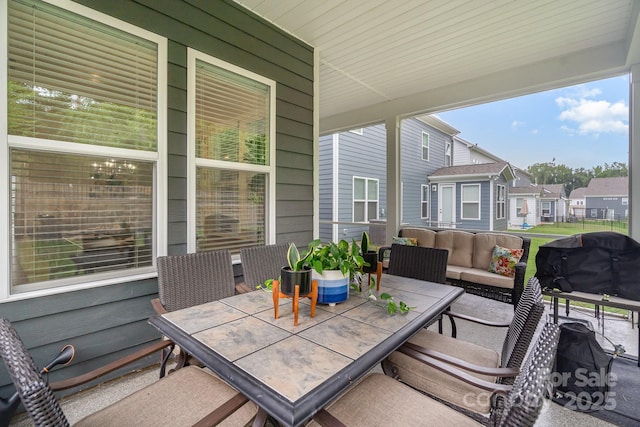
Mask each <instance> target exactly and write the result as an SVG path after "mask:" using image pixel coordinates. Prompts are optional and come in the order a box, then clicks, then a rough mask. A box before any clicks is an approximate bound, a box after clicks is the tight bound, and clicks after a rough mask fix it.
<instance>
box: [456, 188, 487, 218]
mask: <svg viewBox="0 0 640 427" xmlns="http://www.w3.org/2000/svg"><path fill="white" fill-rule="evenodd" d="M465 187H476V188H477V189H478V201H477V202H476V201H470V202H465V201H464V199H463V198H464V188H465ZM465 203H477V204H478V217H477V218H468V217H465V216H464V205H465ZM481 218H482V187H481V186H480V184H461V185H460V219H466V220H473V221H479V220H480V219H481Z"/></svg>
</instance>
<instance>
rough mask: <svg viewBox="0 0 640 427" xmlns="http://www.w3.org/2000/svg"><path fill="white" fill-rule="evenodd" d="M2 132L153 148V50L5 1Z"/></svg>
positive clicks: (36, 5) (110, 31)
mask: <svg viewBox="0 0 640 427" xmlns="http://www.w3.org/2000/svg"><path fill="white" fill-rule="evenodd" d="M8 26H9V45H8V61H9V62H8V80H9V111H8V113H9V134H10V135H17V136H27V137H33V138H40V139H50V140H58V141H68V142H76V143H82V144H92V145H101V146H108V147H119V148H131V149H137V150H148V151H154V150H156V147H157V111H156V110H157V107H156V106H157V86H158V81H157V67H158V64H157V57H158V55H157V45H156V44H155V43H152V42H150V41H147V40H144V39H142V38H140V37H136V36H133V35H131V34H128V33H126V32H124V31H120V30H117V29H114V28H112V27H109V26H107V25H104V24H101V23H99V22H96V21H93V20H91V19H88V18H85V17H82V16H79V15H76V14H73V13H72V12H69V11H66V10H63V9H60V8H58V7H55V6H53V5H50V4H47V3H42V2H35V1H26V0H25V1H10V2H9V16H8Z"/></svg>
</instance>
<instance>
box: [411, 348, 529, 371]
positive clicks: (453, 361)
mask: <svg viewBox="0 0 640 427" xmlns="http://www.w3.org/2000/svg"><path fill="white" fill-rule="evenodd" d="M404 346H406V347H407V348H410V349H411V350H415V351H417V352H419V353H422V354H424V355H425V356H429V357H431V358H433V359H436V360H440V361H442V362H445V363H448V364H449V365H453V366H455V367H457V368H462V369H464V370H466V371H470V372H475V373H478V374H483V375H491V376H494V377H501V378H502V377H516V376H517V375H518V374H519V373H520V369H518V368H490V367H487V366H480V365H474V364H473V363H469V362H467V361H466V360H462V359H458V358H456V357H453V356H450V355H448V354H444V353H440V352H439V351H435V350H430V349H428V348H424V347H422V346H419V345H416V344H413V343H410V342H407V343H404Z"/></svg>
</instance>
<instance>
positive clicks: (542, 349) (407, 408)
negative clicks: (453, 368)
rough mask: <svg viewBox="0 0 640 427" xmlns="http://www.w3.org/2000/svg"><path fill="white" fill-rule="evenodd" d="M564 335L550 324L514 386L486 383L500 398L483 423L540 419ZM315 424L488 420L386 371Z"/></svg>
mask: <svg viewBox="0 0 640 427" xmlns="http://www.w3.org/2000/svg"><path fill="white" fill-rule="evenodd" d="M559 336H560V331H559V328H558V325H554V324H551V323H548V324H546V325H545V327H544V328H543V330H542V332H541V334H540V337H539V338H538V341H537V344H536V346H535V349H534V350H533V351H532V352H531V354H530V355H529V357H528V359H527V361H526V363H525V365H524V368H523V371H522V373H521V374H519V375H518V377H517V378H516V381H515V383H514V384H513V385H512V386H510V385H503V384H495V383H494V384H491V383H488V384H486V390H487V394H489V395H492V394H494V393H496V399H491V400H492V402H493V404H492V409H493V410H492V413H491V417H490V418H489V419H485V420H484V423H483V424H487V422H488V424H489V425H491V426H510V427H528V426H533V425H534V424H535V422H536V419H537V418H538V416H539V414H540V410H541V409H542V405H543V402H544V399H545V397H546V396H545V395H546V392H547V390H548V389H549V386H550V383H549V375H550V373H551V369H552V366H553V361H554V359H555V355H556V349H557V346H558V339H559ZM434 364H436V363H434ZM458 375H459V376H460V377H462V378H464V377H465V375H466V374H465V373H464V372H462V371H460V372H458ZM380 390H384V398H382V399H379V400H378V401H377V402H376V403H375V404H363V402H369V401H370V400H371V396H376V395H379V394H380ZM309 425H310V426H317V425H322V426H333V427H339V426H347V425H348V426H351V425H398V426H417V425H451V426H478V425H482V424H479V423H478V422H477V421H476V420H474V419H472V418H469V417H467V416H465V415H464V414H463V413H462V412H458V411H456V410H455V409H453V408H451V407H449V406H446V405H443V404H442V403H440V402H438V401H437V400H434V399H431V398H429V397H428V396H426V395H424V394H421V393H420V392H418V391H416V390H414V389H412V388H411V387H407V386H406V385H405V384H403V383H402V382H400V381H396V380H394V379H392V378H390V377H387V376H384V375H381V374H370V375H369V376H368V377H366V378H365V379H364V380H363V381H362V382H360V383H359V384H357V385H356V386H354V387H353V388H352V389H351V390H349V391H348V392H347V393H346V394H345V395H343V396H342V397H340V399H338V400H337V401H336V402H334V403H333V404H332V405H330V406H329V407H328V408H327V409H323V410H321V411H319V412H318V413H317V414H316V416H315V417H314V421H313V422H312V423H311V424H309Z"/></svg>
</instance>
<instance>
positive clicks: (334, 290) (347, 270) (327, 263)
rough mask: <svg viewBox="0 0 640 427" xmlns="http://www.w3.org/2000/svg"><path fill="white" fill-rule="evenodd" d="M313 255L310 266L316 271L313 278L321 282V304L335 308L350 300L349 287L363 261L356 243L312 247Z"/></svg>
mask: <svg viewBox="0 0 640 427" xmlns="http://www.w3.org/2000/svg"><path fill="white" fill-rule="evenodd" d="M309 248H310V250H311V255H310V256H309V258H308V260H307V263H308V264H309V265H310V266H311V267H312V268H313V273H312V278H313V279H315V280H317V281H318V302H319V303H321V304H329V305H334V304H336V303H339V302H343V301H346V300H347V298H348V297H349V284H350V283H351V280H352V279H353V278H354V276H355V275H356V274H357V273H359V272H360V271H361V270H362V266H363V265H364V259H363V258H362V255H360V248H359V246H358V244H357V243H356V241H355V240H353V242H352V244H351V245H349V243H348V242H347V241H346V240H340V241H339V242H337V243H336V242H326V243H321V242H320V241H319V240H314V241H313V242H311V243H310V244H309Z"/></svg>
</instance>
